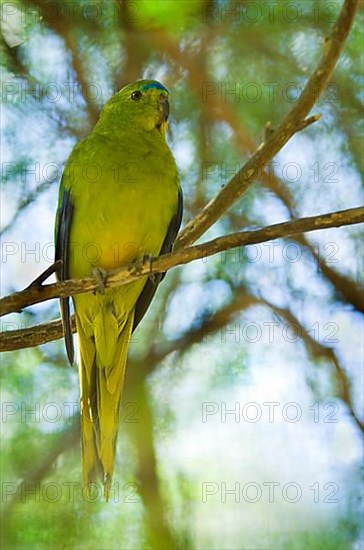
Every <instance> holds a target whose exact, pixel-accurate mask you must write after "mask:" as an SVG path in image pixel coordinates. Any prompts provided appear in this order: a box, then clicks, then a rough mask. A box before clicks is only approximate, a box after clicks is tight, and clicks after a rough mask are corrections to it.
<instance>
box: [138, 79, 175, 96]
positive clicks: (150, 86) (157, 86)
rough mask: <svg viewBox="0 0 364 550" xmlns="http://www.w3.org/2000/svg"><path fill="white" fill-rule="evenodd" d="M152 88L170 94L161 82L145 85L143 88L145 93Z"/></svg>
mask: <svg viewBox="0 0 364 550" xmlns="http://www.w3.org/2000/svg"><path fill="white" fill-rule="evenodd" d="M150 88H155V89H156V90H163V91H164V92H167V94H169V92H168V90H167V88H165V87H164V86H163V85H162V84H161V83H160V82H157V81H155V82H149V83H148V84H144V86H143V87H142V90H143V92H145V91H146V90H150Z"/></svg>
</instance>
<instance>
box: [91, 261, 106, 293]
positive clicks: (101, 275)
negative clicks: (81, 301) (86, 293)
mask: <svg viewBox="0 0 364 550" xmlns="http://www.w3.org/2000/svg"><path fill="white" fill-rule="evenodd" d="M91 273H92V276H93V277H95V279H96V280H97V282H98V285H99V286H98V288H96V289H95V290H94V294H96V293H99V294H105V289H106V286H105V283H106V280H107V272H106V271H105V269H102V268H101V267H94V268H93V269H92V271H91Z"/></svg>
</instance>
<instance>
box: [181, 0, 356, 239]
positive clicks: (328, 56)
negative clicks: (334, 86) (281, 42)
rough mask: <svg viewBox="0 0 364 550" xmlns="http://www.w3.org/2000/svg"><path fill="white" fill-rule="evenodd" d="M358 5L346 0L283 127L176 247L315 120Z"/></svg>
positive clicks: (199, 230)
mask: <svg viewBox="0 0 364 550" xmlns="http://www.w3.org/2000/svg"><path fill="white" fill-rule="evenodd" d="M358 4H359V0H345V2H344V5H343V7H342V10H341V13H340V16H339V18H338V20H337V22H336V24H335V25H334V28H333V30H332V33H331V35H330V36H329V37H328V39H327V40H326V42H325V47H324V52H323V56H322V58H321V60H320V62H319V64H318V66H317V68H316V70H315V71H314V73H313V74H312V76H311V77H310V78H309V80H308V82H307V84H306V86H305V88H304V90H303V92H302V94H301V96H300V97H299V99H298V101H297V102H296V103H295V104H294V106H293V107H292V109H291V110H290V111H289V112H288V114H287V115H286V117H285V118H284V120H283V122H282V124H281V125H280V126H279V128H278V129H277V130H276V131H275V132H273V133H272V134H271V137H270V139H269V140H268V141H267V142H266V143H264V144H262V145H261V146H259V147H258V149H257V151H256V152H255V154H254V155H253V156H252V157H251V158H250V159H249V160H248V162H247V163H246V164H245V165H244V166H243V167H242V168H241V170H239V171H238V172H237V173H236V174H235V175H234V176H233V177H232V178H231V180H230V181H229V182H228V183H227V185H226V186H225V187H223V188H222V190H221V191H220V192H219V193H218V195H216V197H215V198H213V199H212V200H211V201H210V202H209V203H208V204H206V206H204V208H203V209H202V210H201V211H200V213H199V214H198V215H197V216H196V217H195V218H194V219H193V220H191V221H190V222H189V223H188V224H187V225H186V226H185V227H184V229H183V230H182V232H181V233H180V235H179V237H178V239H177V242H176V248H180V247H183V246H186V245H188V244H191V243H193V242H194V241H196V240H197V239H198V238H199V237H201V235H203V234H204V233H205V232H206V231H207V229H209V227H211V226H212V225H213V224H214V223H215V222H216V221H217V220H218V219H219V218H220V217H221V216H222V215H223V214H224V212H226V210H228V208H230V206H231V205H232V204H233V203H234V202H236V200H237V199H238V198H239V197H241V196H242V195H243V194H244V193H245V192H246V191H247V189H248V188H249V186H250V185H251V183H252V181H253V180H254V179H256V177H257V176H258V175H259V173H260V172H261V171H262V169H263V168H264V166H265V165H266V164H268V163H269V162H270V161H271V160H272V159H273V157H274V156H275V155H276V154H277V153H278V152H279V151H280V150H281V149H282V147H283V146H284V145H285V144H286V143H287V141H288V140H289V139H290V138H291V137H292V136H293V135H294V134H295V133H296V132H298V131H299V130H301V129H302V128H304V127H305V125H307V124H311V123H312V122H313V120H312V117H310V118H309V119H308V120H307V123H306V121H305V119H306V117H307V115H308V114H309V112H310V110H311V109H312V107H313V106H314V104H315V103H316V101H317V100H318V99H319V97H320V96H321V94H322V93H323V91H324V89H325V86H326V84H327V83H328V81H329V80H330V77H331V75H332V73H333V71H334V68H335V65H336V62H337V60H338V58H339V55H340V53H341V51H342V49H343V47H344V43H345V40H346V38H347V36H348V34H349V31H350V27H351V25H352V23H353V20H354V16H355V12H356V9H357V7H358Z"/></svg>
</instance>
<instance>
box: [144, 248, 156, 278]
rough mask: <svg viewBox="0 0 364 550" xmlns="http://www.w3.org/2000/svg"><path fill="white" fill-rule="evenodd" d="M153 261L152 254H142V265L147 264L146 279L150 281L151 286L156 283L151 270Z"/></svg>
mask: <svg viewBox="0 0 364 550" xmlns="http://www.w3.org/2000/svg"><path fill="white" fill-rule="evenodd" d="M153 259H154V256H153V254H144V256H143V264H144V263H147V262H148V263H149V275H148V279H149V280H150V281H152V283H153V284H155V283H156V280H155V274H154V273H153V271H152V269H153Z"/></svg>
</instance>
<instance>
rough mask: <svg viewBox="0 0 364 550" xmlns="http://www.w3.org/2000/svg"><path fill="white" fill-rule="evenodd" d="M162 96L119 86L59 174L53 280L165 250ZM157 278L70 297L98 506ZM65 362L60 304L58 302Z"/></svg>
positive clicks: (171, 188)
mask: <svg viewBox="0 0 364 550" xmlns="http://www.w3.org/2000/svg"><path fill="white" fill-rule="evenodd" d="M168 110H169V107H168V92H167V90H166V89H165V88H164V87H163V86H162V85H161V84H160V83H159V82H156V81H148V80H142V81H139V82H136V83H134V84H129V85H127V86H125V87H124V88H123V89H122V90H121V91H120V92H118V93H117V94H116V95H115V96H114V97H112V98H111V99H110V100H109V101H108V102H107V103H106V105H105V107H104V108H103V110H102V112H101V115H100V119H99V121H98V123H97V124H96V126H95V128H94V130H93V131H92V132H91V134H90V136H89V137H88V138H87V139H85V140H84V141H82V142H81V143H79V144H78V145H77V146H76V147H75V148H74V150H73V151H72V153H71V155H70V157H69V159H68V162H67V165H66V167H65V171H64V174H63V178H62V182H61V188H60V201H59V210H58V213H57V224H56V225H57V227H56V259H61V260H62V267H61V268H60V269H59V272H58V277H59V278H60V279H66V278H68V277H70V278H79V277H87V276H89V275H90V274H91V273H92V270H93V269H94V268H97V269H102V270H108V269H112V268H114V267H117V266H121V265H123V264H125V263H129V262H132V261H135V260H138V259H142V258H143V257H144V256H145V255H151V254H152V255H153V256H157V255H159V254H160V253H164V252H167V251H169V250H171V247H172V245H173V241H174V239H175V236H176V234H177V231H178V228H179V225H180V222H181V215H182V195H181V190H180V185H179V177H178V172H177V167H176V164H175V161H174V158H173V156H172V153H171V151H170V149H169V147H168V145H167V143H166V140H165V132H166V127H167V124H166V120H167V117H168ZM161 278H162V276H158V277H157V278H156V280H154V281H152V280H148V279H145V278H144V279H140V280H138V281H135V282H133V283H130V284H128V285H124V286H121V287H119V288H112V289H105V292H104V293H96V294H90V293H88V294H79V295H77V296H75V297H74V298H73V303H74V308H75V314H76V324H77V331H78V338H79V348H80V361H79V362H80V385H81V424H82V450H83V476H84V483H85V484H89V483H91V482H94V481H96V480H97V479H100V478H101V480H102V481H103V483H104V485H105V496H106V498H107V497H108V492H109V487H110V483H111V479H112V474H113V469H114V458H115V445H116V436H117V428H118V418H119V408H120V400H121V394H122V387H123V380H124V374H125V364H126V358H127V351H128V344H129V340H130V336H131V333H132V330H133V328H135V326H136V324H137V323H139V321H140V319H141V318H142V316H143V315H144V313H145V311H146V309H147V307H148V305H149V303H150V301H151V299H152V298H153V295H154V292H155V290H156V287H157V285H158V283H159V281H160V280H161ZM61 310H62V318H63V322H64V329H65V337H66V344H67V351H68V356H69V358H70V360H71V362H72V360H73V344H72V335H71V334H70V323H69V310H68V303H67V301H66V300H63V301H61Z"/></svg>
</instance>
